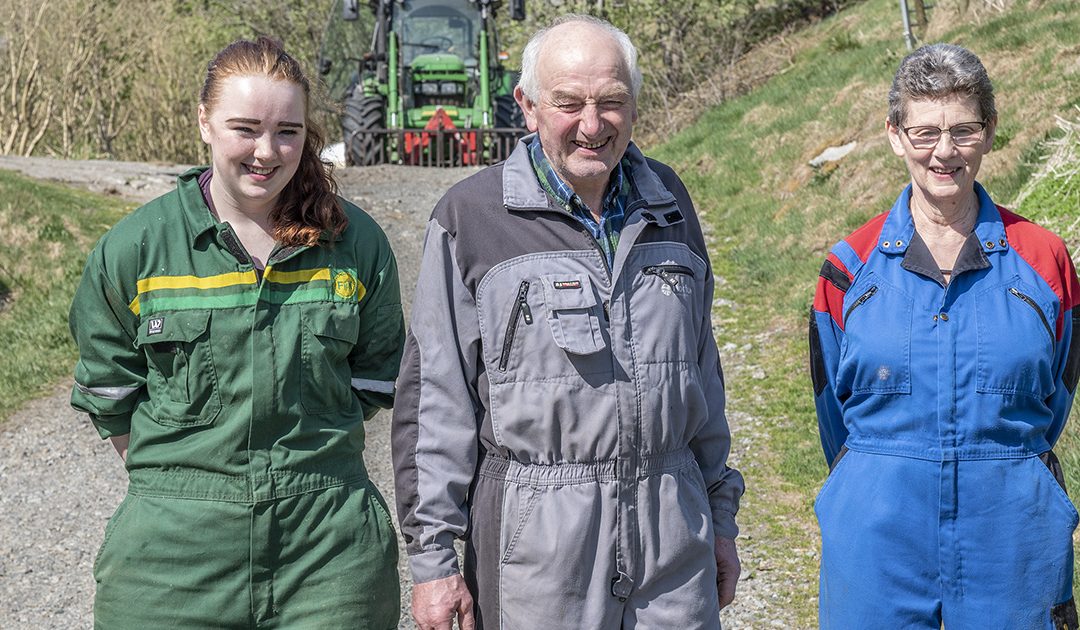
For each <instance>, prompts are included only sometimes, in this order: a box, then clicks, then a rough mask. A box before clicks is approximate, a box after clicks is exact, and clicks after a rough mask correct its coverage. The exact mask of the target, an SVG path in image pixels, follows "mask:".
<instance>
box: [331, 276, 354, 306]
mask: <svg viewBox="0 0 1080 630" xmlns="http://www.w3.org/2000/svg"><path fill="white" fill-rule="evenodd" d="M334 293H336V294H337V296H338V297H339V298H343V299H346V300H347V299H349V298H351V297H352V296H353V295H355V294H356V278H353V277H352V276H351V275H349V274H348V273H345V272H344V271H339V272H338V274H337V275H336V276H334Z"/></svg>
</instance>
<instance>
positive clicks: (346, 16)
mask: <svg viewBox="0 0 1080 630" xmlns="http://www.w3.org/2000/svg"><path fill="white" fill-rule="evenodd" d="M341 19H343V20H345V21H346V22H353V21H355V20H359V19H360V0H342V1H341Z"/></svg>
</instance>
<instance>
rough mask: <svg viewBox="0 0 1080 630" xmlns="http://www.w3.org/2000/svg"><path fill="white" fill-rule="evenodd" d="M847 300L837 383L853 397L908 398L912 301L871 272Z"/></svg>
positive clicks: (909, 387) (849, 293)
mask: <svg viewBox="0 0 1080 630" xmlns="http://www.w3.org/2000/svg"><path fill="white" fill-rule="evenodd" d="M847 296H848V298H847V300H845V304H844V342H843V345H842V347H841V350H840V366H839V376H838V381H839V382H840V383H841V384H847V385H848V387H849V388H850V389H851V393H853V394H910V393H911V326H912V319H911V318H912V313H913V306H912V300H911V298H910V297H909V296H908V295H907V294H905V293H904V292H903V291H900V290H899V289H897V288H896V287H893V286H891V285H889V284H888V283H886V282H884V281H883V280H882V279H881V278H879V277H876V276H874V275H872V274H871V275H870V276H868V277H867V278H866V279H865V280H864V281H861V282H858V283H857V284H856V285H854V286H852V287H851V289H849V290H848V292H847Z"/></svg>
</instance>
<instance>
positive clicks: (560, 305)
mask: <svg viewBox="0 0 1080 630" xmlns="http://www.w3.org/2000/svg"><path fill="white" fill-rule="evenodd" d="M540 281H541V283H542V284H543V286H544V304H545V305H546V306H547V309H548V316H547V323H548V326H549V327H550V328H551V336H552V337H553V338H554V339H555V345H557V346H559V347H560V348H562V349H563V350H565V351H566V352H569V353H570V354H576V355H589V354H594V353H597V352H600V351H601V350H603V349H604V348H606V347H607V343H606V342H605V341H604V335H603V329H602V324H601V321H600V318H601V317H603V316H604V314H603V309H602V308H601V307H600V304H599V300H598V299H597V297H596V292H595V291H593V286H592V280H591V279H590V278H589V276H587V275H584V274H574V275H568V274H551V275H545V276H541V278H540Z"/></svg>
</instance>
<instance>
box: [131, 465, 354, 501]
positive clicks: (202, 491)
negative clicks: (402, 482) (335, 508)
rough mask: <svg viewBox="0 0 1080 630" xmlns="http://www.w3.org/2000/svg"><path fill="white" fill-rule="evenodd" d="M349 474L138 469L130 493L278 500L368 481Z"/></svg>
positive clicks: (212, 498) (171, 496)
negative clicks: (244, 473)
mask: <svg viewBox="0 0 1080 630" xmlns="http://www.w3.org/2000/svg"><path fill="white" fill-rule="evenodd" d="M343 472H344V473H345V474H325V473H319V472H296V471H270V472H268V473H266V474H264V475H252V476H250V477H248V476H238V475H226V474H222V473H215V472H208V471H200V470H160V469H135V470H132V471H130V472H129V473H128V493H130V494H135V495H141V496H152V497H168V498H176V499H201V500H205V501H226V502H230V503H259V502H262V501H274V500H276V499H284V498H286V497H292V496H296V495H300V494H306V493H308V492H318V491H320V490H326V489H329V488H336V487H341V486H354V485H360V484H364V483H367V481H368V475H367V471H366V470H364V469H363V468H361V469H360V470H352V471H343Z"/></svg>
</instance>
